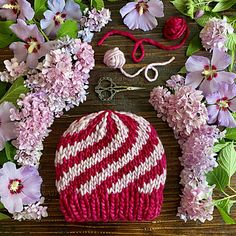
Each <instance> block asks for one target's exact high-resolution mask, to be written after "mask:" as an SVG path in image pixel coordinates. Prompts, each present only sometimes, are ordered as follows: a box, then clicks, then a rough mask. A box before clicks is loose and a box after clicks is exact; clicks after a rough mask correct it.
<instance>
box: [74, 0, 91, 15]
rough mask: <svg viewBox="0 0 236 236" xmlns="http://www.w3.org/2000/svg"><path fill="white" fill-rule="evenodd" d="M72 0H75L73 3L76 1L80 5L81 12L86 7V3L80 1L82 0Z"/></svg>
mask: <svg viewBox="0 0 236 236" xmlns="http://www.w3.org/2000/svg"><path fill="white" fill-rule="evenodd" d="M74 1H75V3H77V4H79V5H80V9H81V11H82V12H83V11H84V10H85V9H86V8H88V5H86V4H84V3H83V2H82V0H74Z"/></svg>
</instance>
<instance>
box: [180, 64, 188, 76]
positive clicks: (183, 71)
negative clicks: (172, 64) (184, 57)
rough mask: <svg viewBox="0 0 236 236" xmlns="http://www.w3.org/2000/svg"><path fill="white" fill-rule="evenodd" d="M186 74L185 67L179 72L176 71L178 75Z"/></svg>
mask: <svg viewBox="0 0 236 236" xmlns="http://www.w3.org/2000/svg"><path fill="white" fill-rule="evenodd" d="M186 73H187V70H186V67H185V66H183V67H182V68H181V69H180V70H179V71H178V74H186Z"/></svg>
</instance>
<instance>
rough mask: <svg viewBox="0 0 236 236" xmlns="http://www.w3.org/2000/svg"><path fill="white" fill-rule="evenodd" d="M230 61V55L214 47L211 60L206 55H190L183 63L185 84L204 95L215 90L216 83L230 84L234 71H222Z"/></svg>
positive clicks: (232, 80) (234, 76) (234, 75)
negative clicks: (186, 72) (185, 72)
mask: <svg viewBox="0 0 236 236" xmlns="http://www.w3.org/2000/svg"><path fill="white" fill-rule="evenodd" d="M230 62H231V58H230V56H229V55H228V54H227V53H225V52H223V51H220V50H219V49H217V48H215V49H214V50H213V55H212V59H211V62H210V60H209V59H208V58H207V57H203V56H191V57H189V58H188V60H187V61H186V63H185V66H186V70H187V71H188V72H189V73H188V74H187V76H186V80H185V84H186V85H187V86H191V87H192V88H194V89H195V88H198V87H199V90H201V91H203V94H204V95H205V96H206V95H207V94H209V93H212V92H215V91H216V90H217V84H219V83H222V82H226V83H229V84H232V83H233V82H234V79H235V78H236V74H235V73H231V72H226V71H223V70H224V69H226V68H227V67H228V66H229V64H230Z"/></svg>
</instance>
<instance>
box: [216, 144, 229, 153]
mask: <svg viewBox="0 0 236 236" xmlns="http://www.w3.org/2000/svg"><path fill="white" fill-rule="evenodd" d="M229 144H230V142H226V143H217V144H215V146H214V148H213V151H214V152H220V151H221V150H222V149H223V148H225V147H226V146H228V145H229Z"/></svg>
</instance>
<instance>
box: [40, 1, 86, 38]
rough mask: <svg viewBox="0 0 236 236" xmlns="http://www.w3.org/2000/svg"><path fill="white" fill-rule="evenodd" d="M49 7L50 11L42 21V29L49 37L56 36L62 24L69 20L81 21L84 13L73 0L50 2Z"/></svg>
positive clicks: (46, 12)
mask: <svg viewBox="0 0 236 236" xmlns="http://www.w3.org/2000/svg"><path fill="white" fill-rule="evenodd" d="M48 7H49V9H50V10H47V11H45V13H44V17H45V19H42V20H41V21H40V25H41V28H42V29H44V30H45V32H46V34H47V35H50V36H52V37H53V36H55V35H56V32H57V30H58V29H59V28H60V26H61V24H63V23H64V22H65V20H67V19H74V20H77V21H78V20H79V19H80V18H81V17H82V12H81V9H80V6H79V4H77V3H75V2H74V1H73V0H67V2H66V3H65V1H64V0H49V1H48Z"/></svg>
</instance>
